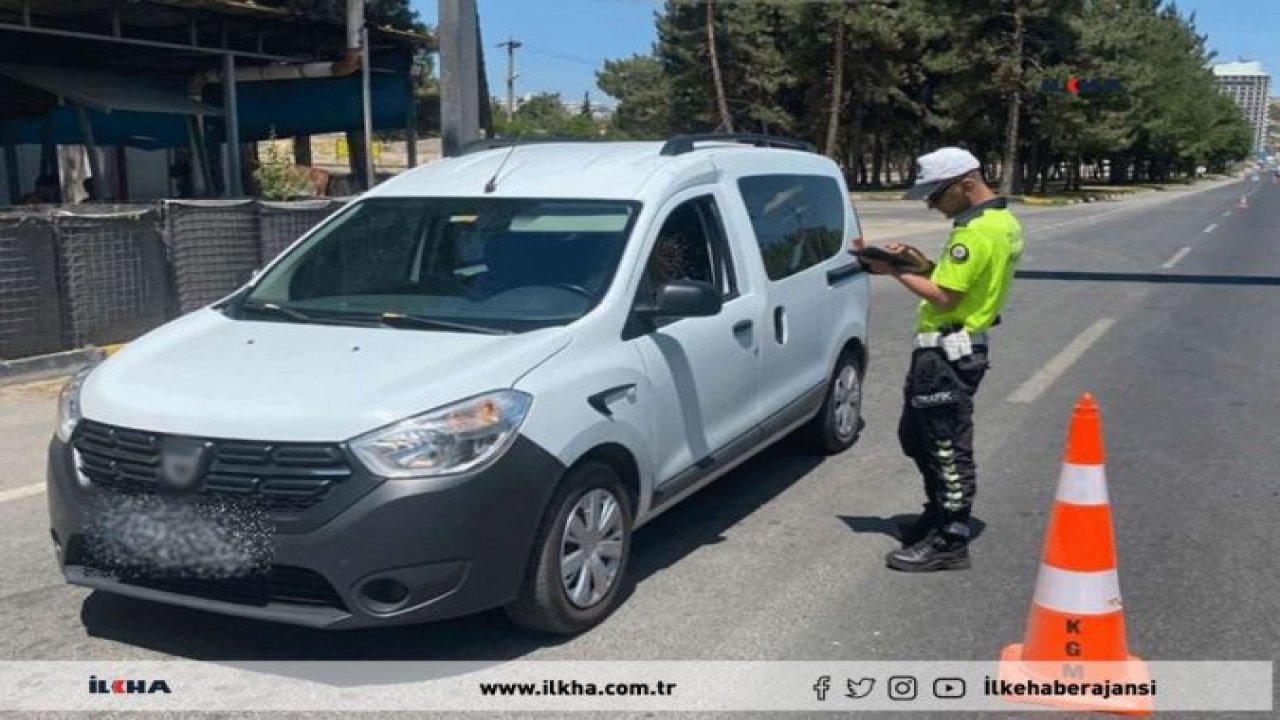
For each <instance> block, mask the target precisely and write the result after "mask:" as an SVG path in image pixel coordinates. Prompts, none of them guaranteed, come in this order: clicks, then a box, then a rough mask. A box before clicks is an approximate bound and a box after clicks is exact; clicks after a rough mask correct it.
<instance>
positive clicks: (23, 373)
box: [0, 346, 119, 387]
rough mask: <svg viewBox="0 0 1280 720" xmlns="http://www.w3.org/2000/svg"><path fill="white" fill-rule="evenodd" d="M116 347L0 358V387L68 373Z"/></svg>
mask: <svg viewBox="0 0 1280 720" xmlns="http://www.w3.org/2000/svg"><path fill="white" fill-rule="evenodd" d="M118 349H119V346H112V349H111V350H106V349H103V348H96V347H88V348H82V349H80V350H69V351H67V352H60V353H53V354H51V355H36V356H35V357H28V358H21V359H18V360H0V387H3V386H5V385H17V384H19V383H26V382H33V381H36V380H48V379H50V378H56V377H62V376H64V375H70V374H72V373H74V372H75V371H77V370H79V369H80V368H82V367H84V366H85V365H88V364H89V363H91V362H94V361H97V360H101V359H103V358H105V357H107V356H108V355H110V354H111V353H112V352H115V351H116V350H118Z"/></svg>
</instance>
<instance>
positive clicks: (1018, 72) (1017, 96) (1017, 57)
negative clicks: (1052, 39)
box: [1000, 0, 1023, 195]
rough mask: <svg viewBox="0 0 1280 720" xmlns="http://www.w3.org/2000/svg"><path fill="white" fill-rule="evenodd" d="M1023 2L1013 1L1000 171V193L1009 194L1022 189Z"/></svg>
mask: <svg viewBox="0 0 1280 720" xmlns="http://www.w3.org/2000/svg"><path fill="white" fill-rule="evenodd" d="M1022 53H1023V28H1022V3H1021V1H1020V0H1014V3H1013V49H1012V52H1011V53H1010V54H1011V55H1012V62H1013V63H1014V66H1013V78H1012V80H1011V81H1010V86H1011V87H1010V92H1009V122H1008V126H1007V128H1006V130H1005V136H1004V167H1003V168H1002V169H1001V171H1000V194H1001V195H1009V194H1011V193H1013V192H1016V191H1018V190H1019V189H1021V188H1020V187H1019V185H1021V183H1019V182H1018V178H1017V177H1016V175H1017V172H1018V118H1019V117H1020V116H1021V114H1022Z"/></svg>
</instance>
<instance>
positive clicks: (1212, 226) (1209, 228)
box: [1204, 223, 1218, 233]
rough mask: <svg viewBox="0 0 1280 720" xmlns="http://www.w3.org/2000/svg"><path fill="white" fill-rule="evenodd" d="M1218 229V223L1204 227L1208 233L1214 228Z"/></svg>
mask: <svg viewBox="0 0 1280 720" xmlns="http://www.w3.org/2000/svg"><path fill="white" fill-rule="evenodd" d="M1217 229H1218V223H1213V224H1212V225H1210V226H1209V227H1207V228H1205V229H1204V231H1205V232H1207V233H1211V232H1213V231H1214V230H1217Z"/></svg>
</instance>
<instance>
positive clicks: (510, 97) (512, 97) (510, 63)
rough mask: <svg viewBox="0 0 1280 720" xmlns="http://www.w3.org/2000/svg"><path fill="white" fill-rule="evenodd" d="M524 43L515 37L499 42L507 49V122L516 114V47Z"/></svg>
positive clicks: (499, 44)
mask: <svg viewBox="0 0 1280 720" xmlns="http://www.w3.org/2000/svg"><path fill="white" fill-rule="evenodd" d="M523 46H524V43H522V42H520V41H519V40H516V39H515V38H507V41H506V42H502V43H498V47H504V48H506V49H507V122H511V119H512V118H513V117H514V116H515V114H516V78H517V77H519V76H517V75H516V49H517V48H520V47H523Z"/></svg>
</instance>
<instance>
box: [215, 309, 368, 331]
mask: <svg viewBox="0 0 1280 720" xmlns="http://www.w3.org/2000/svg"><path fill="white" fill-rule="evenodd" d="M240 310H241V311H244V310H249V311H252V312H260V313H264V314H269V315H277V316H281V317H287V318H289V319H290V320H294V321H297V322H300V323H312V324H334V325H360V326H368V324H369V323H367V322H364V321H361V320H352V319H347V318H341V317H334V316H333V315H310V314H307V313H304V312H302V311H301V310H298V309H296V308H291V307H289V306H287V305H277V304H275V303H240Z"/></svg>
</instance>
